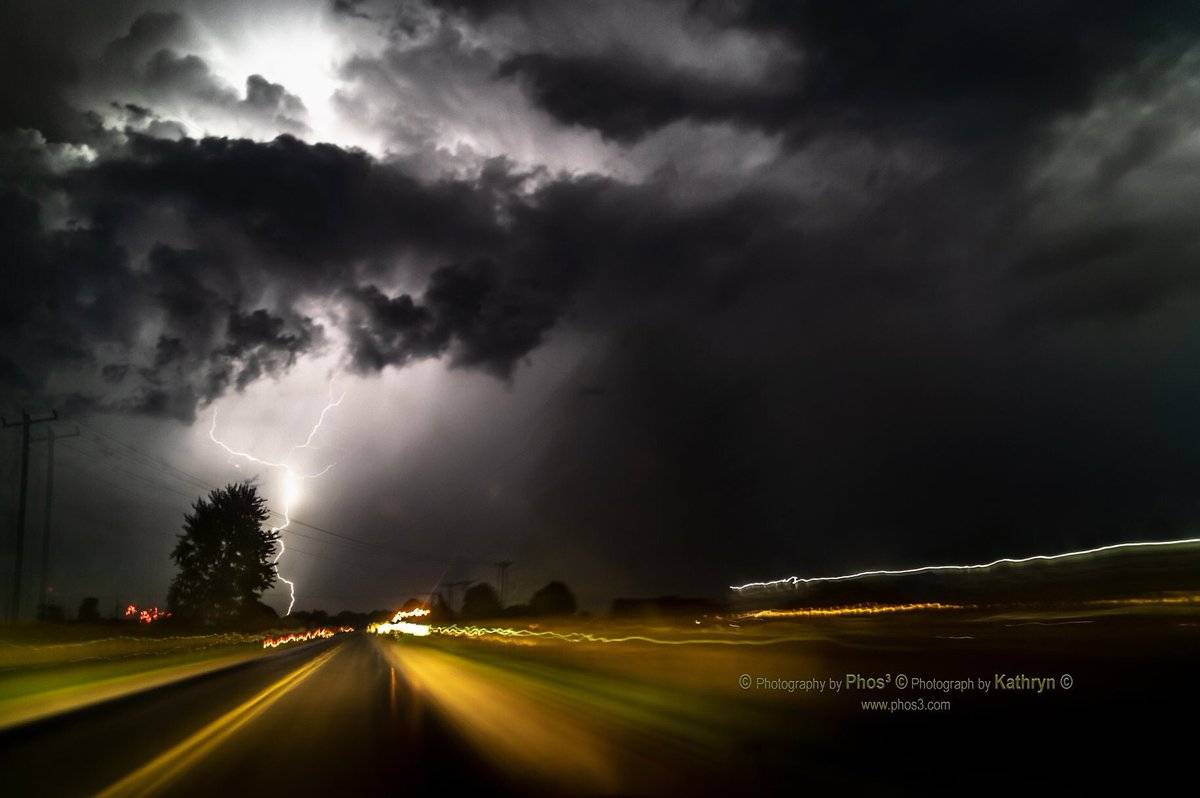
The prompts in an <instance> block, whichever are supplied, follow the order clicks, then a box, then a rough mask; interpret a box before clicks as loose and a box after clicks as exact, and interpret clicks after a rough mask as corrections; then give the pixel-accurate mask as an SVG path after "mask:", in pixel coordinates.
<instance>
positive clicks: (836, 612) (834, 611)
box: [738, 601, 973, 619]
mask: <svg viewBox="0 0 1200 798" xmlns="http://www.w3.org/2000/svg"><path fill="white" fill-rule="evenodd" d="M966 609H973V607H972V605H969V604H942V603H939V602H936V601H928V602H922V603H919V604H860V605H857V606H849V607H810V608H807V609H805V608H800V609H794V610H755V611H754V612H745V613H742V614H740V615H738V617H739V618H745V619H752V618H761V619H768V618H821V617H833V618H841V617H847V616H855V615H885V614H887V613H892V612H925V611H927V610H966Z"/></svg>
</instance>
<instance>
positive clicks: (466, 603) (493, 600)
mask: <svg viewBox="0 0 1200 798" xmlns="http://www.w3.org/2000/svg"><path fill="white" fill-rule="evenodd" d="M499 615H500V597H499V596H498V595H496V589H495V588H494V587H492V586H491V585H489V584H488V583H487V582H480V583H479V584H477V585H472V586H471V587H469V588H467V592H466V593H464V594H463V604H462V617H464V618H497V617H499Z"/></svg>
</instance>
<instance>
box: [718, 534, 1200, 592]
mask: <svg viewBox="0 0 1200 798" xmlns="http://www.w3.org/2000/svg"><path fill="white" fill-rule="evenodd" d="M1189 543H1200V538H1180V539H1179V540H1147V541H1141V542H1131V543H1113V544H1111V545H1108V546H1097V547H1096V548H1094V549H1081V550H1080V551H1064V552H1063V553H1061V554H1035V555H1033V556H1032V557H1001V558H1000V559H998V560H992V561H991V562H983V563H975V564H972V565H922V566H919V567H917V568H901V569H899V570H889V569H886V568H881V569H878V570H874V571H859V572H857V573H853V574H842V575H841V576H807V577H804V576H789V577H786V578H785V579H775V580H773V581H771V582H747V583H746V584H744V585H730V586H729V587H730V589H731V590H736V591H738V592H741V591H743V590H761V589H763V588H776V587H783V586H785V585H786V586H788V587H795V586H797V585H811V584H815V583H817V582H849V581H851V580H854V579H863V578H866V577H869V576H907V575H909V574H926V573H936V572H938V571H985V570H987V569H988V568H995V567H996V566H997V565H1021V564H1023V563H1027V562H1046V561H1050V560H1064V559H1068V558H1071V557H1086V556H1088V555H1089V554H1099V553H1100V552H1104V551H1118V550H1120V549H1140V548H1150V547H1154V546H1185V545H1187V544H1189Z"/></svg>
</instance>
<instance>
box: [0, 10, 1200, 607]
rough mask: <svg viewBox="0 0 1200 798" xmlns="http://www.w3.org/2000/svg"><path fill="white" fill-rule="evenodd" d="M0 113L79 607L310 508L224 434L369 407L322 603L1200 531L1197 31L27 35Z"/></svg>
mask: <svg viewBox="0 0 1200 798" xmlns="http://www.w3.org/2000/svg"><path fill="white" fill-rule="evenodd" d="M0 81H2V88H0V267H2V269H3V279H2V282H0V409H2V410H3V414H4V416H5V418H7V419H9V420H10V421H11V420H12V419H13V418H14V415H15V414H18V413H19V412H20V410H21V409H22V408H26V409H28V410H30V411H31V412H35V413H42V412H44V411H47V410H49V409H51V408H53V409H57V410H58V412H59V414H60V416H61V418H62V420H61V421H60V422H59V423H58V424H57V425H56V427H55V429H57V430H58V431H59V432H60V433H62V434H64V435H65V434H68V433H72V432H74V431H75V429H76V428H78V429H79V430H80V433H81V434H80V436H79V437H76V438H70V439H63V440H62V441H61V442H60V443H59V445H58V448H57V452H56V456H57V461H58V462H57V467H56V472H55V480H56V484H55V491H54V511H53V512H54V522H55V523H54V530H55V532H54V535H55V538H54V540H55V545H54V563H55V565H54V571H53V577H52V580H51V581H52V584H53V585H54V586H55V589H56V595H57V596H59V597H60V599H61V600H63V601H64V602H65V603H67V604H68V608H69V609H70V610H72V611H73V609H74V606H75V605H76V604H77V603H78V601H79V599H80V598H81V597H82V596H84V595H97V596H100V597H101V605H102V607H105V608H107V607H108V606H109V605H110V603H111V602H112V601H116V600H120V601H126V600H129V601H137V602H139V603H141V602H147V603H153V602H161V601H162V600H163V599H164V597H165V592H166V587H167V584H168V582H169V580H170V578H171V576H172V575H173V572H174V569H173V566H172V565H171V563H170V562H169V559H168V553H169V551H170V549H171V547H172V546H173V544H174V540H175V534H176V533H177V532H178V530H179V525H180V523H181V521H182V512H183V511H184V509H185V508H186V507H187V505H188V502H189V500H190V499H193V498H195V497H196V496H197V495H199V494H200V493H201V492H202V490H204V488H203V487H202V486H203V485H205V484H209V485H218V484H223V483H224V482H227V481H230V480H235V479H243V478H251V477H255V476H257V477H258V479H259V482H260V485H261V487H262V489H263V492H264V493H265V495H267V497H268V498H269V499H270V500H271V502H272V507H275V508H278V507H279V506H280V504H279V503H280V502H281V501H282V496H281V493H282V491H283V485H282V480H281V479H280V474H279V472H278V471H276V470H272V469H269V468H256V467H253V466H251V465H250V464H246V463H239V462H238V461H236V460H233V459H231V458H230V457H229V456H227V455H226V454H225V453H224V452H223V451H222V450H221V449H220V448H219V447H218V446H216V445H215V444H214V443H213V442H212V441H211V440H210V439H209V431H210V429H211V427H212V424H213V420H214V414H216V417H217V424H218V426H217V430H218V433H219V436H220V437H221V438H222V439H223V440H225V441H226V442H227V443H229V444H230V445H231V446H234V448H238V449H242V450H247V451H252V452H254V453H255V454H257V455H258V456H259V457H261V458H263V459H272V458H276V457H283V456H286V455H288V454H289V451H290V449H291V447H292V446H294V445H295V444H297V443H303V441H304V439H305V437H306V435H307V434H308V431H309V428H310V427H311V425H312V424H313V422H314V420H315V418H316V416H317V414H318V413H320V411H321V409H322V408H323V407H324V405H325V404H326V402H327V401H329V398H330V396H333V397H335V398H336V397H337V396H339V395H341V394H342V393H343V392H344V393H345V399H344V401H343V402H342V404H341V405H340V406H338V407H337V408H334V409H333V410H331V411H330V413H329V414H328V415H327V417H326V423H325V425H324V426H323V427H322V429H321V430H320V432H319V433H318V435H317V436H316V437H315V438H314V441H313V444H314V448H310V449H304V450H299V451H297V452H295V453H293V454H292V456H293V460H294V463H295V465H296V467H297V468H298V469H301V470H305V471H317V470H320V469H321V468H323V467H325V466H326V465H330V464H332V465H333V468H332V469H331V470H330V471H329V472H328V473H327V474H326V475H325V476H323V477H321V478H320V479H314V480H309V481H306V482H304V484H303V486H302V489H301V490H300V491H299V496H298V498H297V501H296V503H295V507H294V509H293V514H294V516H295V517H296V518H297V519H299V520H300V521H302V522H304V523H305V524H306V525H307V526H301V525H296V526H294V527H292V530H294V532H295V536H294V537H288V538H287V540H288V544H289V552H288V554H287V555H286V556H285V557H284V559H283V560H282V561H281V563H280V570H281V573H283V574H285V575H287V576H289V577H291V578H294V579H295V580H296V582H297V593H298V602H297V607H298V608H310V607H324V608H326V609H330V610H336V609H342V608H354V609H368V608H373V607H381V606H382V607H389V606H395V605H397V604H398V603H399V602H400V601H402V600H403V599H405V598H407V597H408V596H410V595H413V594H417V593H421V592H425V591H429V590H430V589H431V588H432V587H433V586H434V585H435V584H438V583H439V580H441V582H442V583H443V584H444V583H445V582H446V581H452V580H457V579H467V578H476V579H479V578H486V579H494V574H495V569H494V568H493V567H492V566H490V565H489V563H491V562H493V561H495V560H498V559H511V560H513V561H515V563H516V564H515V565H514V566H513V567H512V570H511V571H510V576H511V582H512V586H513V589H512V590H511V591H510V597H511V598H513V599H517V600H521V599H524V598H525V597H527V595H528V593H529V592H530V591H531V590H533V589H535V588H536V587H538V586H540V585H541V584H543V583H544V582H545V581H546V580H548V579H550V578H559V579H563V580H565V581H566V582H568V583H569V584H570V585H571V586H572V587H573V588H574V589H575V590H576V592H577V593H578V594H579V596H580V599H581V603H582V604H583V605H584V606H585V607H588V608H591V609H603V608H604V607H606V606H607V604H608V602H609V601H610V600H611V599H612V598H614V597H617V596H631V595H660V594H672V593H673V594H685V595H704V596H714V597H715V596H721V595H722V594H723V591H724V590H725V588H726V586H727V585H730V584H736V583H739V582H744V581H748V580H752V579H767V578H775V577H780V576H786V575H789V574H793V573H799V574H802V575H819V574H829V573H840V572H842V571H844V570H847V569H858V568H865V567H904V566H909V565H915V564H922V563H925V562H929V561H935V562H980V561H985V560H988V559H991V558H993V557H996V556H1003V555H1025V554H1036V553H1053V552H1056V551H1063V550H1067V549H1071V548H1078V547H1083V546H1091V545H1099V544H1105V543H1114V542H1119V541H1122V540H1129V539H1145V538H1156V537H1165V536H1169V535H1175V534H1177V533H1181V532H1185V531H1190V532H1191V533H1192V534H1194V533H1195V531H1196V529H1197V526H1198V524H1197V522H1198V521H1200V500H1198V497H1197V485H1200V423H1198V422H1197V419H1198V418H1200V327H1198V326H1197V319H1198V318H1200V5H1197V4H1196V3H1195V2H1194V0H1192V1H1191V2H1153V1H1151V2H1143V3H1136V4H1130V3H1115V2H1087V3H1082V2H1079V3H1072V2H1053V1H1051V2H1039V3H1014V4H1006V3H1001V4H995V3H962V2H924V3H890V2H867V1H866V0H861V1H860V2H853V3H847V2H844V0H830V1H829V2H802V1H801V0H780V1H779V2H767V1H765V0H764V1H763V2H754V0H745V1H744V2H740V1H738V0H729V1H728V2H721V1H720V0H713V2H704V1H703V0H699V1H697V2H667V1H664V2H651V1H649V0H629V1H624V0H620V1H617V2H608V3H587V4H584V3H549V2H539V0H524V1H520V0H514V1H513V2H495V3H489V2H416V1H414V2H399V3H397V2H354V1H353V0H337V1H336V2H333V3H319V2H278V3H256V4H254V6H253V7H251V4H248V3H233V2H230V3H209V2H196V3H167V2H155V3H115V2H89V3H66V2H44V1H43V0H37V1H36V2H34V1H33V0H16V1H14V2H6V3H5V4H4V7H3V11H0ZM41 434H44V426H43V427H39V428H37V429H36V430H35V436H37V435H41ZM45 450H46V445H45V444H44V443H40V442H35V443H34V444H33V447H32V452H33V456H32V459H31V468H32V478H31V485H30V515H29V533H28V535H27V541H26V546H27V553H26V563H27V566H28V570H27V576H26V580H27V583H28V586H29V591H27V596H28V597H27V598H26V599H25V606H26V607H29V606H31V605H32V604H33V603H34V602H35V596H36V586H37V569H38V568H39V562H40V557H39V552H40V545H41V544H40V541H41V537H40V536H41V529H42V521H41V519H42V503H43V501H44V493H43V472H44V469H45ZM0 451H2V457H0V508H2V509H3V513H4V518H5V520H6V522H8V521H11V520H12V519H13V518H15V507H16V492H17V491H16V488H17V473H18V465H19V460H20V458H19V435H18V433H17V431H16V430H11V429H10V430H5V431H4V433H3V437H2V438H0ZM314 527H316V528H314ZM5 529H6V532H5V536H4V540H3V549H4V559H3V560H2V561H0V571H2V572H3V573H4V574H5V577H4V580H5V583H6V584H7V580H8V578H9V577H8V574H9V572H10V570H11V562H12V559H11V557H12V549H13V533H12V531H11V530H12V524H11V523H6V524H5ZM292 530H289V533H288V534H289V535H290V534H291V531H292ZM4 592H5V594H6V595H5V596H4V598H5V600H7V590H6V591H4ZM268 601H269V602H270V603H271V604H272V605H274V606H276V607H277V608H278V607H283V606H286V595H285V594H284V593H281V592H280V591H278V590H276V591H273V592H272V593H270V594H269V595H268Z"/></svg>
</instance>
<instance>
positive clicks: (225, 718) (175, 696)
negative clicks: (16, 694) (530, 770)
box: [0, 634, 509, 796]
mask: <svg viewBox="0 0 1200 798" xmlns="http://www.w3.org/2000/svg"><path fill="white" fill-rule="evenodd" d="M0 774H3V777H2V779H0V781H2V782H3V784H2V787H0V793H3V794H4V795H8V796H24V795H48V796H50V795H52V796H71V795H97V794H105V791H106V790H107V791H108V793H107V794H110V795H138V794H147V793H151V794H153V793H161V794H170V795H226V796H233V795H272V794H277V795H289V796H301V795H323V796H329V795H397V794H401V793H407V794H411V793H412V792H413V791H414V790H420V789H426V788H434V789H439V790H443V791H444V790H450V791H451V792H452V793H457V792H459V791H464V790H465V791H471V790H473V789H486V790H487V791H488V793H487V794H488V795H489V796H490V795H496V794H503V793H505V792H508V791H509V785H507V784H506V783H505V782H504V780H503V777H502V776H501V775H500V774H498V773H495V772H493V771H491V770H489V768H488V767H487V766H486V765H485V764H483V763H482V762H481V761H480V760H479V759H478V758H477V757H476V756H475V755H474V753H473V752H472V751H471V750H469V749H468V748H466V747H465V746H464V744H463V743H462V742H461V741H460V740H459V739H458V738H457V737H456V736H455V735H453V734H452V733H451V732H449V731H448V730H447V729H446V728H445V727H444V725H443V724H442V722H441V721H440V720H439V718H438V717H437V716H436V715H435V714H434V713H432V712H431V711H430V710H429V709H428V708H427V706H426V705H424V703H423V702H422V701H421V699H420V697H419V696H417V695H414V694H413V693H412V691H411V688H409V687H408V685H406V683H405V682H404V680H403V678H401V677H399V676H398V675H397V674H395V673H394V672H393V671H392V669H391V667H390V666H389V665H388V664H387V663H386V662H385V661H384V659H383V658H382V657H381V656H379V654H378V653H377V651H376V649H375V647H374V646H373V645H372V641H371V640H370V639H368V638H367V637H366V636H364V635H361V634H354V635H345V636H340V637H338V638H335V639H333V640H330V641H321V642H317V643H312V644H304V645H300V646H298V647H296V648H294V649H292V650H285V651H282V652H280V653H279V654H278V655H277V656H275V657H272V658H270V659H268V660H265V661H257V662H254V663H251V664H248V665H245V666H240V667H237V668H234V669H231V670H227V671H223V672H220V673H216V674H212V675H209V676H206V677H203V678H199V679H195V680H192V681H188V682H185V683H181V684H177V685H172V686H169V687H166V688H161V689H157V690H153V691H150V692H147V693H143V694H140V695H136V696H132V697H130V698H126V699H123V700H119V701H114V702H110V703H107V704H104V705H101V706H97V707H94V708H92V709H89V710H85V711H82V712H75V713H72V714H70V715H65V716H61V717H58V718H54V719H50V720H47V721H43V722H41V723H38V724H34V725H32V726H27V727H24V728H20V729H15V730H12V731H9V732H7V733H5V734H3V735H0Z"/></svg>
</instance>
